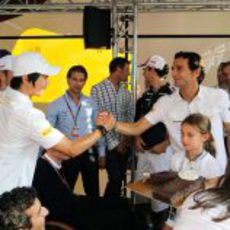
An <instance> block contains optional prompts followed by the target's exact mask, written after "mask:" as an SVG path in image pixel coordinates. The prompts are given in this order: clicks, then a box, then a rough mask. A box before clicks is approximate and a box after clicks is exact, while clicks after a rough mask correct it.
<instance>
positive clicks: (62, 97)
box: [47, 94, 65, 108]
mask: <svg viewBox="0 0 230 230" xmlns="http://www.w3.org/2000/svg"><path fill="white" fill-rule="evenodd" d="M64 96H65V94H64V95H62V96H60V97H58V98H56V99H55V100H53V101H52V102H50V103H49V104H48V105H47V108H53V107H56V106H59V105H60V104H61V103H63V102H64Z"/></svg>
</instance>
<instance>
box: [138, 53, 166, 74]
mask: <svg viewBox="0 0 230 230" xmlns="http://www.w3.org/2000/svg"><path fill="white" fill-rule="evenodd" d="M166 64H167V63H166V61H165V59H164V58H163V57H161V56H159V55H153V56H152V57H150V58H148V59H147V60H146V61H145V62H144V63H143V64H141V65H139V66H138V67H142V68H146V67H150V68H154V69H159V70H163V69H164V66H165V65H166Z"/></svg>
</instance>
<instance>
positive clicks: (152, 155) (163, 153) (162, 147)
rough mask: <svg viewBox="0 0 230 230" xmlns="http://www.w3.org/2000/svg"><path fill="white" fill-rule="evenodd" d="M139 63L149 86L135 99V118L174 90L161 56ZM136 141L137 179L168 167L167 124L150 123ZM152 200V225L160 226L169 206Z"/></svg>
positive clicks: (164, 219) (144, 113)
mask: <svg viewBox="0 0 230 230" xmlns="http://www.w3.org/2000/svg"><path fill="white" fill-rule="evenodd" d="M139 67H142V68H143V75H144V78H145V83H146V86H147V87H148V88H147V90H146V91H145V92H144V94H143V95H142V96H141V97H140V98H139V99H138V100H137V103H136V117H135V120H136V121H137V120H139V119H140V118H142V117H143V116H144V115H146V114H147V113H148V112H149V111H150V110H151V109H152V106H153V105H154V104H155V103H156V102H157V101H158V100H159V99H160V98H161V97H162V96H165V95H170V94H172V92H173V88H172V87H171V86H170V85H169V83H167V81H166V77H167V74H168V71H169V67H168V65H167V63H166V61H165V59H164V58H163V57H161V56H159V55H153V56H152V57H151V58H149V59H147V61H146V62H145V63H144V64H142V65H139ZM135 143H136V150H137V151H138V152H137V153H138V154H137V157H138V161H137V170H136V180H140V179H142V178H143V174H144V173H156V172H162V171H168V170H169V169H170V160H171V156H172V151H171V148H170V147H169V140H168V134H167V130H166V127H165V125H164V124H163V123H162V122H159V123H157V124H156V125H154V126H152V127H151V128H150V129H148V130H147V131H145V132H144V133H143V134H142V135H141V136H137V137H136V138H135ZM138 200H139V199H138V197H137V201H138ZM151 204H152V211H153V213H152V217H153V218H152V219H153V223H154V229H156V230H158V229H159V230H161V228H162V226H163V224H164V222H165V221H166V220H167V218H168V213H169V210H168V207H169V206H168V204H166V203H163V202H160V201H158V200H153V201H152V202H151Z"/></svg>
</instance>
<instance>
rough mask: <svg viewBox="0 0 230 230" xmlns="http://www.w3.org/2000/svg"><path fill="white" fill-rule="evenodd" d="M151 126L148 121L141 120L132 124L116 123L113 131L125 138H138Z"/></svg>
mask: <svg viewBox="0 0 230 230" xmlns="http://www.w3.org/2000/svg"><path fill="white" fill-rule="evenodd" d="M151 126H152V124H151V123H150V122H149V121H148V120H146V119H145V118H141V119H140V120H139V121H137V122H134V123H125V122H117V123H116V125H115V131H116V132H118V133H121V134H124V135H127V136H139V135H140V134H142V133H143V132H144V131H146V130H147V129H149V128H150V127H151Z"/></svg>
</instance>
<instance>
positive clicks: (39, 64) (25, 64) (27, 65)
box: [12, 52, 60, 77]
mask: <svg viewBox="0 0 230 230" xmlns="http://www.w3.org/2000/svg"><path fill="white" fill-rule="evenodd" d="M12 71H13V76H14V77H22V76H23V75H27V74H31V73H40V74H44V75H48V76H49V75H56V74H57V73H58V72H59V71H60V68H59V67H56V66H51V65H50V64H49V63H48V62H47V61H46V60H45V59H44V58H43V57H42V55H41V54H39V53H36V52H25V53H22V54H21V55H18V56H17V57H15V59H14V61H13V70H12Z"/></svg>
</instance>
